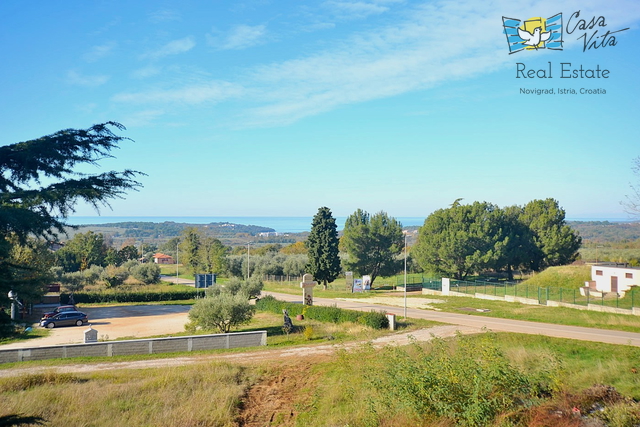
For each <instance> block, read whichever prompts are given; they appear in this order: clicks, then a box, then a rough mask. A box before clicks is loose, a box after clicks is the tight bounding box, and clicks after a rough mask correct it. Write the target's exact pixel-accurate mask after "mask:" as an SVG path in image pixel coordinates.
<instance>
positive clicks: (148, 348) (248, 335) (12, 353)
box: [0, 331, 267, 363]
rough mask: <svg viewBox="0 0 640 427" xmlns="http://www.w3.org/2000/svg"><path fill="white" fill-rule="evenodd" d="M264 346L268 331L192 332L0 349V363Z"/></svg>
mask: <svg viewBox="0 0 640 427" xmlns="http://www.w3.org/2000/svg"><path fill="white" fill-rule="evenodd" d="M260 345H267V331H255V332H236V333H230V334H211V335H193V336H188V337H172V338H151V339H144V340H130V341H110V342H97V343H90V344H68V345H57V346H49V347H32V348H22V349H11V350H0V363H10V362H26V361H29V360H44V359H59V358H64V357H87V356H88V357H100V356H124V355H130V354H158V353H175V352H181V351H197V350H216V349H227V348H239V347H256V346H260Z"/></svg>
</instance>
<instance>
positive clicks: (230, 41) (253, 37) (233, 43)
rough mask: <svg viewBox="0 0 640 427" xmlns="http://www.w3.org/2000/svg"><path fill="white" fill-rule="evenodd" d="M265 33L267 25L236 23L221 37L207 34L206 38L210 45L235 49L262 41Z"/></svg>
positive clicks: (244, 47)
mask: <svg viewBox="0 0 640 427" xmlns="http://www.w3.org/2000/svg"><path fill="white" fill-rule="evenodd" d="M266 34H267V27H266V26H265V25H254V26H251V25H238V26H237V27H235V28H233V29H232V30H231V31H230V32H229V34H227V35H226V37H224V38H222V39H220V38H219V37H214V36H212V35H211V34H207V40H208V42H209V44H210V45H211V46H214V47H218V48H220V49H224V50H232V49H236V50H237V49H246V48H248V47H251V46H256V45H259V44H262V43H264V38H265V36H266Z"/></svg>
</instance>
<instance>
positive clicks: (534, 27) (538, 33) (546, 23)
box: [502, 13, 563, 55]
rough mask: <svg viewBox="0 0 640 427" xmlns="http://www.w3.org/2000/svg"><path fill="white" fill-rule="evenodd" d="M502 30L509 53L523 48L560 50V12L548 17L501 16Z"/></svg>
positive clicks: (561, 26) (561, 28)
mask: <svg viewBox="0 0 640 427" xmlns="http://www.w3.org/2000/svg"><path fill="white" fill-rule="evenodd" d="M502 27H503V32H504V34H505V35H506V36H507V43H508V44H509V55H511V54H512V53H516V52H521V51H523V50H525V51H526V50H529V51H533V50H538V49H551V50H562V43H563V41H562V30H563V23H562V13H557V14H555V15H553V16H552V17H550V18H546V19H545V18H542V17H535V18H529V19H525V20H523V19H516V18H507V17H506V16H503V17H502Z"/></svg>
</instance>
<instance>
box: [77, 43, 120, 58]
mask: <svg viewBox="0 0 640 427" xmlns="http://www.w3.org/2000/svg"><path fill="white" fill-rule="evenodd" d="M117 45H118V44H117V43H116V42H113V41H111V42H107V43H105V44H102V45H98V46H94V47H92V48H91V50H90V51H89V52H87V53H85V54H84V55H83V58H84V60H85V61H87V62H96V61H99V60H100V59H102V58H104V57H105V56H108V55H110V54H111V52H113V50H114V49H115V48H116V46H117Z"/></svg>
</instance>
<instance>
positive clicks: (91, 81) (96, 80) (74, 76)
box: [67, 70, 109, 87]
mask: <svg viewBox="0 0 640 427" xmlns="http://www.w3.org/2000/svg"><path fill="white" fill-rule="evenodd" d="M108 80H109V76H105V75H95V76H87V75H83V74H80V73H79V72H77V71H75V70H70V71H69V72H67V83H69V84H71V85H75V86H85V87H94V86H101V85H103V84H105V83H106V82H107V81H108Z"/></svg>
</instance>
